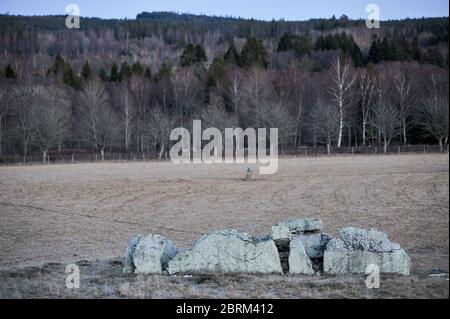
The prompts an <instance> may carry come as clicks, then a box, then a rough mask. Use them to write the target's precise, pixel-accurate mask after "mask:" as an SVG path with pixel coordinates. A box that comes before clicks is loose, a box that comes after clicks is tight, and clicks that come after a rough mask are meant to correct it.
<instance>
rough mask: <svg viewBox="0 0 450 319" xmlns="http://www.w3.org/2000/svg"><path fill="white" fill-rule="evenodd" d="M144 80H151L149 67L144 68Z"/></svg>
mask: <svg viewBox="0 0 450 319" xmlns="http://www.w3.org/2000/svg"><path fill="white" fill-rule="evenodd" d="M144 78H146V79H151V78H152V70H150V67H148V66H147V67H146V68H145V71H144Z"/></svg>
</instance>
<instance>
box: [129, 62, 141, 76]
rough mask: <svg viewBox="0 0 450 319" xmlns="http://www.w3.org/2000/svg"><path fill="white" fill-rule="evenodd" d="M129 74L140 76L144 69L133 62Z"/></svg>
mask: <svg viewBox="0 0 450 319" xmlns="http://www.w3.org/2000/svg"><path fill="white" fill-rule="evenodd" d="M131 72H132V73H133V74H136V75H141V74H142V73H144V67H143V66H142V64H141V63H140V62H139V61H137V62H134V63H133V65H132V66H131Z"/></svg>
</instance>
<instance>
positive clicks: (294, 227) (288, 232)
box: [271, 218, 323, 240]
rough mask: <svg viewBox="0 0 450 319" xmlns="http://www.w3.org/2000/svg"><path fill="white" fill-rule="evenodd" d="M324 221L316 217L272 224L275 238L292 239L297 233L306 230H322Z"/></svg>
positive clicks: (272, 233)
mask: <svg viewBox="0 0 450 319" xmlns="http://www.w3.org/2000/svg"><path fill="white" fill-rule="evenodd" d="M322 229H323V223H322V221H321V220H320V219H316V218H303V219H294V220H288V221H284V222H281V223H278V224H276V225H275V226H272V232H271V236H272V239H273V240H291V239H292V238H293V237H294V236H295V235H299V234H301V233H306V232H321V231H322Z"/></svg>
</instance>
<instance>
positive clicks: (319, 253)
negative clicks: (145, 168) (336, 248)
mask: <svg viewBox="0 0 450 319" xmlns="http://www.w3.org/2000/svg"><path fill="white" fill-rule="evenodd" d="M294 239H296V240H298V241H300V242H301V243H302V245H303V247H304V248H305V251H306V255H307V256H308V257H309V258H311V259H317V258H322V257H323V252H324V251H325V249H326V247H327V244H328V242H329V241H330V240H331V236H330V235H328V234H321V233H311V234H310V233H303V234H300V235H296V236H295V237H294V238H293V239H292V240H294ZM292 240H291V242H292Z"/></svg>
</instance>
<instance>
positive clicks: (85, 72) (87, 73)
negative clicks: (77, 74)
mask: <svg viewBox="0 0 450 319" xmlns="http://www.w3.org/2000/svg"><path fill="white" fill-rule="evenodd" d="M81 77H82V78H83V80H85V81H86V80H89V79H90V78H91V77H92V70H91V66H90V65H89V61H86V62H85V63H84V64H83V68H82V70H81Z"/></svg>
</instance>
